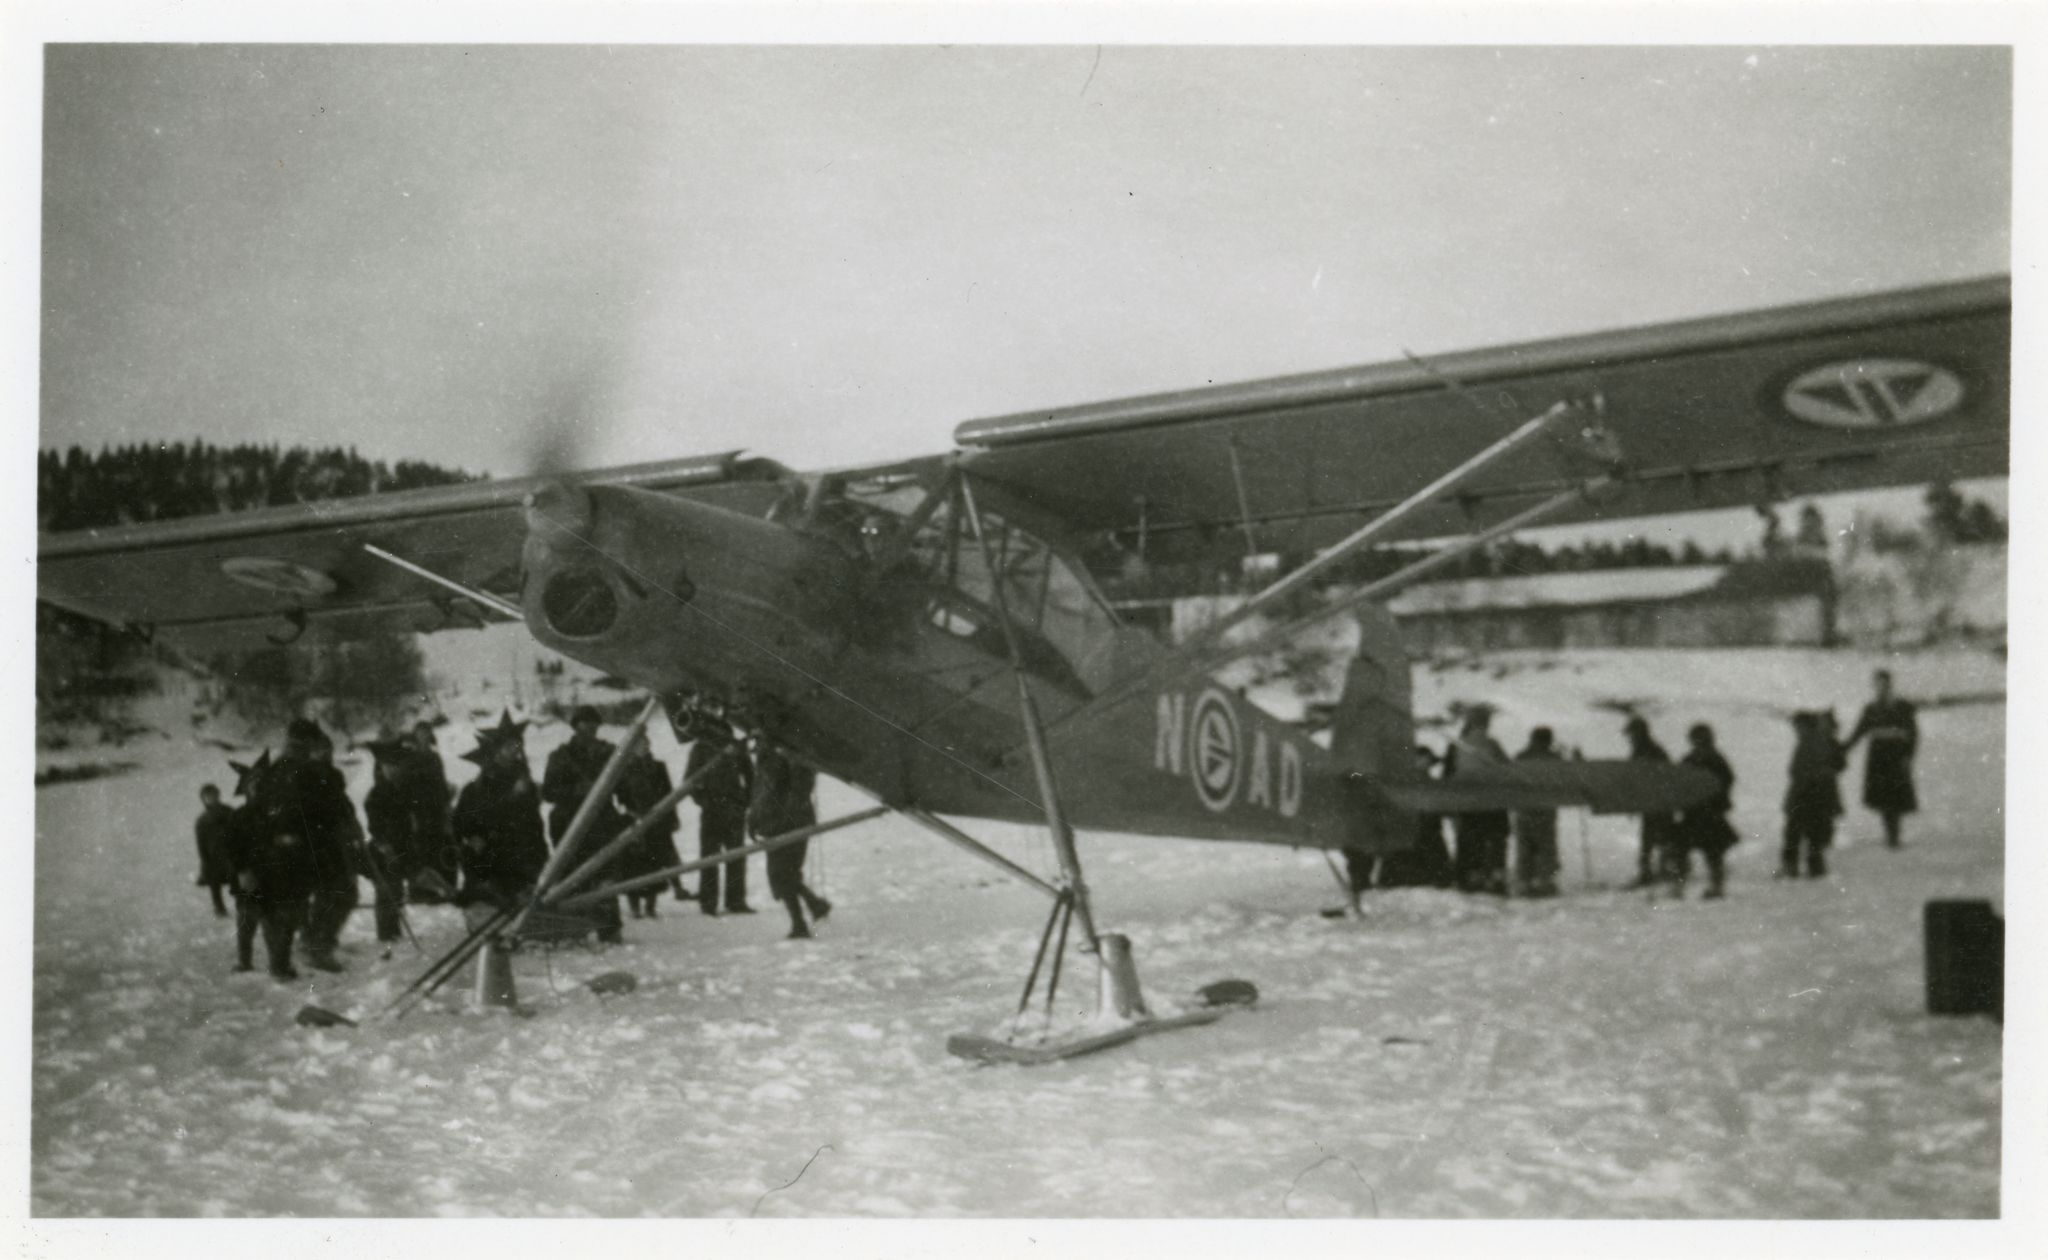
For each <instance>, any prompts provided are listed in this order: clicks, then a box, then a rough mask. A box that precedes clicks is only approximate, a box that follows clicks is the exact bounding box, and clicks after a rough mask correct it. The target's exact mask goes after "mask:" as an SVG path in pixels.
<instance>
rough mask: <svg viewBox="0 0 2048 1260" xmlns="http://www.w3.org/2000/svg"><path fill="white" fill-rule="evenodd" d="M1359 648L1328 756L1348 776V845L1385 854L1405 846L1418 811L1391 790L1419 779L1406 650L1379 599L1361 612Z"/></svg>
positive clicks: (1346, 678) (1339, 706) (1349, 671)
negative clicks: (1389, 792)
mask: <svg viewBox="0 0 2048 1260" xmlns="http://www.w3.org/2000/svg"><path fill="white" fill-rule="evenodd" d="M1357 615H1358V652H1357V654H1356V655H1355V656H1353V657H1352V659H1351V664H1350V666H1349V667H1348V668H1347V669H1346V670H1345V673H1344V694H1343V695H1342V696H1341V697H1340V698H1339V699H1338V701H1337V708H1336V712H1335V714H1334V717H1335V723H1334V726H1333V729H1332V732H1331V740H1330V755H1331V758H1332V760H1334V761H1335V762H1336V764H1337V768H1338V770H1339V772H1340V773H1342V774H1343V776H1344V802H1345V804H1344V812H1345V821H1346V831H1347V832H1348V833H1349V843H1350V844H1352V845H1354V846H1356V847H1358V848H1363V849H1370V850H1376V851H1387V850H1392V849H1401V848H1405V847H1407V845H1408V844H1409V842H1410V841H1411V840H1412V839H1413V837H1414V834H1415V825H1414V816H1413V814H1412V813H1411V812H1410V811H1408V810H1407V809H1405V808H1403V807H1402V806H1401V805H1400V804H1398V803H1396V802H1395V801H1394V800H1393V799H1392V798H1391V797H1389V796H1388V795H1387V793H1386V791H1385V789H1386V788H1388V787H1390V786H1392V785H1395V784H1405V783H1409V782H1412V781H1415V780H1417V779H1418V778H1419V776H1418V775H1417V773H1416V769H1415V752H1414V750H1415V713H1414V707H1413V691H1412V688H1411V686H1410V683H1409V674H1408V649H1407V645H1406V644H1405V643H1404V642H1403V641H1402V639H1401V629H1400V627H1399V626H1398V625H1396V624H1395V622H1394V616H1393V614H1392V613H1390V612H1388V611H1387V610H1386V609H1385V608H1383V607H1380V606H1379V605H1377V604H1369V605H1366V606H1365V607H1362V608H1360V609H1359V610H1358V614H1357Z"/></svg>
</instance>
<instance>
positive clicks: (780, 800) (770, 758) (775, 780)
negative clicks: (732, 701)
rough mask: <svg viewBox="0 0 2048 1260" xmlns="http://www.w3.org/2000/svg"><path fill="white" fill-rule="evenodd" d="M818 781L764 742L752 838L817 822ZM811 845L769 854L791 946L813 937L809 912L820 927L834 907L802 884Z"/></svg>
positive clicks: (771, 889) (773, 889)
mask: <svg viewBox="0 0 2048 1260" xmlns="http://www.w3.org/2000/svg"><path fill="white" fill-rule="evenodd" d="M817 778H818V776H817V773H816V772H815V771H813V770H812V769H811V768H810V767H809V766H806V765H803V764H801V763H799V762H797V761H795V760H794V759H792V758H791V757H790V756H789V755H788V754H787V753H785V752H783V751H782V750H781V749H780V748H777V747H776V746H775V745H773V744H771V743H767V742H766V741H764V742H763V743H762V745H761V749H760V751H759V753H758V754H757V755H756V757H755V760H754V802H753V805H752V807H751V808H750V809H749V810H748V812H747V825H748V826H749V828H750V829H751V830H752V831H753V833H754V839H755V840H757V841H758V840H767V839H771V838H773V837H775V836H780V835H784V834H786V833H788V832H791V831H796V830H799V829H800V828H804V827H808V826H810V825H812V824H813V823H815V822H817V821H818V811H817V808H816V807H815V806H814V805H812V803H811V792H812V789H813V788H814V787H815V786H816V784H817ZM810 845H811V842H810V841H809V840H798V841H796V842H795V843H793V844H786V845H784V846H782V847H781V848H779V849H771V850H770V851H769V852H768V854H767V861H768V893H769V895H770V896H772V897H774V898H775V899H776V900H777V901H779V902H781V903H782V904H783V905H784V906H785V907H787V908H788V910H789V939H790V940H793V941H794V940H803V939H805V938H807V937H809V936H810V935H811V925H810V924H809V923H806V922H805V921H804V911H805V909H809V910H810V912H811V915H812V916H813V917H814V918H816V919H818V920H819V921H821V922H822V921H823V920H824V918H825V916H826V915H828V914H830V913H832V903H831V902H829V901H827V900H825V899H824V898H823V897H820V896H819V895H818V894H817V893H815V892H813V891H811V889H810V886H809V885H807V884H805V883H804V858H805V857H806V856H807V854H808V851H809V849H810Z"/></svg>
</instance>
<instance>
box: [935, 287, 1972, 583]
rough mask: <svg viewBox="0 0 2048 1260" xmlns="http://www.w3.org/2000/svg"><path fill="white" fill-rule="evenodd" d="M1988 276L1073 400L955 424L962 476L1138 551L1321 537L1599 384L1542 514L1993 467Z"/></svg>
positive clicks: (1520, 487)
mask: <svg viewBox="0 0 2048 1260" xmlns="http://www.w3.org/2000/svg"><path fill="white" fill-rule="evenodd" d="M2011 288H2012V286H2011V282H2010V280H2009V279H2008V278H2005V277H1997V278H1992V279H1985V280H1977V281H1969V282H1965V283H1959V284H1949V285H1941V286H1937V287H1931V288H1922V289H1913V290H1907V291H1901V292H1891V293H1881V294H1876V295H1872V296H1867V297H1853V298H1847V299H1842V300H1837V301H1829V302H1818V303H1813V304H1809V305H1803V306H1793V307H1784V308H1778V309H1773V310H1763V311H1754V312H1749V313H1745V314H1737V315H1727V316H1718V317H1714V318H1709V319H1699V320H1690V321H1686V322H1683V323H1674V324H1665V325H1659V326H1656V327H1647V328H1638V329H1632V330H1627V331H1619V332H1610V333H1597V334H1593V335H1589V336H1579V337H1568V338H1564V339H1561V340H1554V341H1543V342H1535V343H1529V344H1524V345H1515V346H1507V347H1503V348H1498V349H1492V350H1481V351H1475V352H1469V353H1462V354H1450V355H1443V356H1439V357H1432V358H1430V359H1429V360H1427V361H1426V362H1424V361H1404V362H1399V363H1383V364H1379V365H1376V366H1371V367H1360V368H1350V369H1344V370H1339V371H1332V372H1320V373H1314V374H1309V375H1302V376H1290V377H1281V378H1276V379H1273V380H1266V381H1257V382H1252V383H1250V384H1243V385H1230V386H1220V387H1215V388H1208V389H1199V390H1193V391H1189V392H1184V393H1174V394H1159V395H1152V396H1148V397H1141V398H1131V399H1125V400H1122V401H1118V402H1109V403H1101V404H1097V405H1092V406H1081V407H1068V408H1062V409H1057V410H1050V411H1039V412H1028V413H1020V414H1016V415H1008V416H997V417H994V418H991V419H986V420H977V421H972V422H970V423H967V424H963V425H961V426H960V427H959V429H958V430H956V432H955V434H954V437H955V440H956V441H957V442H958V443H959V445H960V446H961V447H962V448H963V450H964V452H965V454H964V457H963V460H964V463H965V465H966V467H967V468H968V470H969V471H971V472H972V473H974V474H975V475H977V476H979V477H981V478H983V479H985V480H987V481H990V482H993V483H996V484H997V485H999V486H1001V487H1002V488H1003V489H1005V490H1006V491H1007V492H1008V493H1009V495H1010V496H1012V497H1015V498H1017V499H1019V500H1022V501H1023V502H1025V503H1026V504H1028V505H1030V506H1031V507H1032V508H1034V509H1036V510H1040V511H1043V512H1046V513H1048V514H1051V515H1054V516H1057V517H1059V518H1061V519H1063V520H1065V521H1066V522H1068V523H1069V524H1070V525H1072V526H1073V527H1075V528H1076V529H1078V530H1080V531H1082V532H1095V533H1107V534H1112V535H1114V536H1115V537H1116V538H1117V539H1118V540H1119V541H1120V542H1121V543H1122V544H1123V545H1124V546H1125V548H1126V549H1128V550H1132V551H1138V550H1142V551H1143V553H1144V554H1145V555H1146V556H1147V557H1148V558H1152V559H1157V560H1172V559H1179V558H1186V557H1189V556H1193V555H1198V554H1201V553H1202V552H1203V551H1205V550H1206V549H1208V548H1209V547H1210V546H1212V545H1221V546H1224V547H1228V548H1231V549H1233V550H1241V549H1242V548H1243V546H1244V528H1245V523H1246V521H1247V520H1248V521H1249V522H1250V524H1251V527H1252V530H1253V532H1254V534H1255V535H1256V538H1257V541H1258V546H1259V549H1260V550H1264V551H1291V552H1296V553H1303V552H1308V551H1312V550H1314V549H1316V548H1319V547H1322V546H1326V545H1328V544H1330V543H1332V542H1334V541H1336V540H1337V539H1339V538H1341V537H1342V536H1344V535H1345V534H1348V533H1349V532H1351V531H1352V530H1354V529H1356V528H1357V527H1358V526H1359V525H1360V524H1362V523H1364V522H1365V521H1366V520H1369V519H1371V518H1372V517H1373V516H1375V515H1378V514H1379V513H1381V512H1383V511H1385V510H1386V509H1387V508H1389V507H1391V506H1393V505H1394V504H1395V503H1398V502H1400V501H1401V499H1402V498H1404V497H1405V496H1407V495H1409V494H1411V493H1413V492H1414V491H1415V490H1416V489H1417V488H1418V487H1421V486H1423V485H1426V484H1427V483H1428V482H1429V481H1430V480H1431V479H1432V478H1434V477H1436V476H1438V475H1439V474H1441V473H1443V472H1444V471H1446V470H1447V469H1449V468H1451V467H1452V466H1454V465H1455V464H1457V463H1458V462H1460V461H1461V460H1463V459H1465V458H1467V457H1468V456H1471V455H1473V454H1476V453H1477V452H1479V451H1480V450H1481V449H1483V448H1484V447H1486V446H1487V445H1488V444H1490V443H1491V442H1493V441H1494V440H1495V439H1497V438H1499V437H1501V436H1502V435H1503V434H1505V433H1507V432H1508V431H1509V430H1510V429H1512V428H1513V427H1514V426H1515V425H1516V424H1518V423H1519V422H1521V421H1522V420H1525V419H1527V418H1529V417H1532V416H1535V415H1537V414H1538V413H1540V412H1543V411H1545V410H1546V409H1548V408H1549V407H1551V406H1552V405H1553V404H1556V403H1558V402H1560V401H1582V400H1585V399H1588V398H1593V397H1597V398H1598V399H1599V400H1600V403H1601V406H1602V407H1603V409H1604V417H1605V424H1606V426H1607V428H1608V429H1609V430H1610V431H1611V433H1612V434H1613V436H1614V437H1615V438H1617V439H1618V441H1619V444H1620V449H1621V455H1622V458H1623V460H1624V468H1625V471H1626V473H1627V474H1628V475H1627V478H1626V479H1625V481H1624V482H1623V484H1622V485H1621V486H1619V487H1617V488H1615V490H1614V492H1613V493H1611V494H1609V495H1605V496H1603V497H1602V498H1601V499H1600V501H1599V502H1597V503H1595V504H1593V505H1591V506H1589V507H1587V508H1585V509H1583V510H1580V511H1579V512H1578V514H1577V515H1576V516H1569V515H1568V516H1562V517H1559V518H1556V519H1557V520H1558V521H1564V520H1574V519H1587V518H1591V517H1604V518H1608V519H1617V518H1623V517H1631V516H1643V515H1652V514H1656V513H1661V512H1674V511H1688V510H1693V509H1701V508H1717V507H1730V506H1741V505H1745V504H1753V503H1760V502H1765V501H1770V500H1775V499H1781V498H1784V497H1788V496H1794V495H1809V494H1817V493H1823V492H1829V491H1839V490H1852V489H1859V488H1863V487H1868V486H1881V485H1905V484H1919V483H1926V482H1930V481H1948V480H1955V479H1960V478H1966V477H1982V476H1997V475H2002V474H2003V473H2005V471H2006V462H2007V446H2008V393H2009V378H2010V373H2011V324H2012V315H2011V309H2012V296H2011ZM1583 472H1584V469H1583V468H1581V469H1579V470H1577V471H1574V470H1573V468H1572V467H1571V466H1570V463H1569V461H1568V460H1566V459H1565V458H1562V457H1561V456H1560V455H1559V453H1558V452H1557V451H1556V450H1555V449H1554V448H1550V447H1544V446H1541V445H1538V446H1535V447H1532V448H1530V449H1527V450H1523V451H1518V452H1515V453H1514V454H1511V455H1509V456H1507V457H1505V458H1503V459H1502V460H1501V461H1500V462H1499V463H1498V464H1496V465H1494V466H1492V467H1490V468H1489V469H1488V470H1487V471H1485V472H1483V473H1482V474H1480V475H1479V476H1478V478H1477V479H1476V480H1475V481H1473V482H1472V483H1470V484H1469V485H1467V486H1465V487H1463V488H1462V489H1461V490H1460V491H1459V492H1458V494H1457V496H1456V497H1455V498H1454V499H1450V500H1447V501H1445V502H1443V503H1441V504H1439V505H1437V506H1435V507H1433V508H1431V509H1428V510H1426V511H1424V512H1423V513H1421V514H1420V515H1419V516H1417V517H1416V518H1415V519H1414V520H1413V521H1412V522H1411V523H1410V524H1409V526H1407V527H1405V528H1404V529H1403V530H1402V531H1401V533H1402V535H1403V536H1406V537H1411V538H1413V537H1433V536H1443V535H1450V534H1463V533H1467V532H1470V531H1472V530H1474V529H1477V528H1482V527H1484V526H1486V525H1488V524H1491V523H1493V522H1495V521H1498V520H1500V519H1503V518H1504V517H1506V516H1508V515H1510V514H1512V513H1513V512H1515V511H1517V510H1520V509H1522V508H1525V507H1528V506H1530V505H1531V504H1533V503H1535V502H1538V501H1540V500H1541V499H1543V498H1546V497H1548V496H1550V495H1552V494H1555V493H1557V492H1558V491H1559V490H1562V489H1565V488H1568V487H1569V486H1570V485H1571V484H1573V483H1574V482H1575V481H1576V480H1578V479H1579V477H1580V476H1582V475H1583Z"/></svg>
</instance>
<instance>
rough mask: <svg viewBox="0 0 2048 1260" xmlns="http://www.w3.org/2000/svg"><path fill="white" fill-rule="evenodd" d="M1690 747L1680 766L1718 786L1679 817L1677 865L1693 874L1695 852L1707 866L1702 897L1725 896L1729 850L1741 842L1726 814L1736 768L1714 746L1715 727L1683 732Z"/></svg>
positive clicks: (1732, 801) (1701, 725)
mask: <svg viewBox="0 0 2048 1260" xmlns="http://www.w3.org/2000/svg"><path fill="white" fill-rule="evenodd" d="M1685 741H1686V743H1687V744H1688V745H1689V747H1688V748H1687V749H1686V752H1685V756H1684V757H1683V758H1681V759H1680V764H1681V765H1687V766H1692V767H1694V768H1695V769H1699V770H1704V771H1706V772H1707V773H1708V774H1711V775H1713V776H1714V781H1715V782H1716V783H1718V784H1720V785H1721V787H1720V790H1719V791H1718V792H1716V793H1715V794H1714V795H1713V797H1712V798H1711V799H1708V800H1705V801H1702V802H1700V803H1699V804H1697V805H1691V806H1688V807H1687V808H1686V809H1685V812H1684V813H1682V814H1681V815H1680V816H1679V821H1678V830H1679V839H1680V847H1681V853H1680V859H1679V860H1680V862H1681V863H1682V864H1683V865H1682V867H1681V870H1682V873H1683V875H1690V874H1691V872H1692V854H1693V853H1694V852H1698V853H1699V855H1700V858H1701V860H1703V861H1704V862H1705V863H1706V867H1707V891H1706V892H1705V893H1703V894H1701V895H1702V896H1703V897H1709V898H1718V897H1721V896H1724V895H1725V894H1726V891H1727V883H1728V866H1727V855H1728V850H1729V849H1730V848H1732V847H1733V846H1734V845H1735V842H1736V841H1737V840H1738V839H1740V837H1738V836H1737V835H1736V834H1735V828H1733V827H1731V826H1729V825H1728V811H1729V810H1731V809H1734V808H1735V798H1734V790H1735V769H1734V767H1733V766H1730V765H1729V764H1728V759H1727V758H1726V757H1723V756H1722V755H1721V750H1720V749H1719V748H1717V747H1715V745H1714V728H1713V727H1711V726H1708V725H1707V724H1706V723H1705V722H1700V723H1697V724H1696V725H1694V726H1693V728H1692V729H1691V730H1689V731H1687V732H1686V733H1685Z"/></svg>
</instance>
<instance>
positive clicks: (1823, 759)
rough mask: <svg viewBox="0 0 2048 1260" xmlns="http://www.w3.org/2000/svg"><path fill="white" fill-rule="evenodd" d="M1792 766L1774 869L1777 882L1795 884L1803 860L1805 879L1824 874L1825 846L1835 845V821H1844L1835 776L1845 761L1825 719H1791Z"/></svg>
mask: <svg viewBox="0 0 2048 1260" xmlns="http://www.w3.org/2000/svg"><path fill="white" fill-rule="evenodd" d="M1792 733H1793V741H1794V743H1793V748H1792V765H1791V767H1790V769H1789V771H1788V772H1787V775H1786V780H1787V782H1786V786H1785V847H1784V852H1783V854H1782V857H1781V860H1780V862H1779V866H1778V876H1779V878H1781V879H1796V878H1798V876H1799V871H1800V865H1801V861H1802V859H1803V861H1804V864H1805V868H1806V874H1807V877H1808V878H1818V877H1820V876H1822V875H1825V874H1827V873H1828V861H1827V851H1828V846H1829V845H1830V844H1832V843H1834V839H1835V819H1837V818H1839V817H1841V815H1842V789H1841V785H1840V784H1839V783H1838V782H1836V776H1838V775H1840V774H1841V773H1842V767H1843V765H1844V764H1845V758H1844V756H1843V754H1842V746H1841V744H1840V743H1839V742H1837V741H1836V739H1835V733H1834V730H1833V729H1832V725H1831V723H1830V722H1829V721H1828V718H1827V715H1825V714H1821V713H1805V712H1802V713H1795V714H1793V715H1792Z"/></svg>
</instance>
